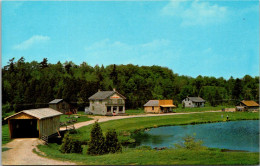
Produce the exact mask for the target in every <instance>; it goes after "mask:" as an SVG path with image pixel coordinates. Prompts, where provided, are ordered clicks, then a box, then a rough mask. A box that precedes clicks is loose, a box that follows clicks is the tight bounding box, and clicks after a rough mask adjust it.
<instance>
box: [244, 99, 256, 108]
mask: <svg viewBox="0 0 260 166" xmlns="http://www.w3.org/2000/svg"><path fill="white" fill-rule="evenodd" d="M241 103H243V104H245V105H246V106H249V107H250V106H251V107H259V104H258V103H257V102H255V101H253V100H242V101H241Z"/></svg>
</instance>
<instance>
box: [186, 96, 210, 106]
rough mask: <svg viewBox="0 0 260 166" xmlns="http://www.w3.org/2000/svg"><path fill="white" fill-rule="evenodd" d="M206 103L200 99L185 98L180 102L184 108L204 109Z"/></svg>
mask: <svg viewBox="0 0 260 166" xmlns="http://www.w3.org/2000/svg"><path fill="white" fill-rule="evenodd" d="M205 103H206V101H205V100H204V99H202V98H201V97H186V98H185V99H184V100H182V104H183V106H184V107H204V106H205Z"/></svg>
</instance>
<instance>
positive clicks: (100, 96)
mask: <svg viewBox="0 0 260 166" xmlns="http://www.w3.org/2000/svg"><path fill="white" fill-rule="evenodd" d="M115 93H116V94H118V95H119V96H121V97H122V98H123V99H126V98H125V97H124V96H123V95H121V94H120V93H118V92H117V91H99V92H97V93H95V94H94V95H92V96H90V97H89V98H88V99H89V100H103V99H106V98H108V97H110V96H112V95H113V94H115Z"/></svg>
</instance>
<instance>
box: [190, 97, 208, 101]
mask: <svg viewBox="0 0 260 166" xmlns="http://www.w3.org/2000/svg"><path fill="white" fill-rule="evenodd" d="M188 98H189V99H190V100H191V101H193V102H206V101H205V100H204V99H202V98H201V97H188Z"/></svg>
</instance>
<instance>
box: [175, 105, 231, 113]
mask: <svg viewBox="0 0 260 166" xmlns="http://www.w3.org/2000/svg"><path fill="white" fill-rule="evenodd" d="M223 108H232V106H216V107H211V106H206V107H195V108H176V109H173V112H203V111H218V110H222V109H223ZM233 108H234V106H233Z"/></svg>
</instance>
